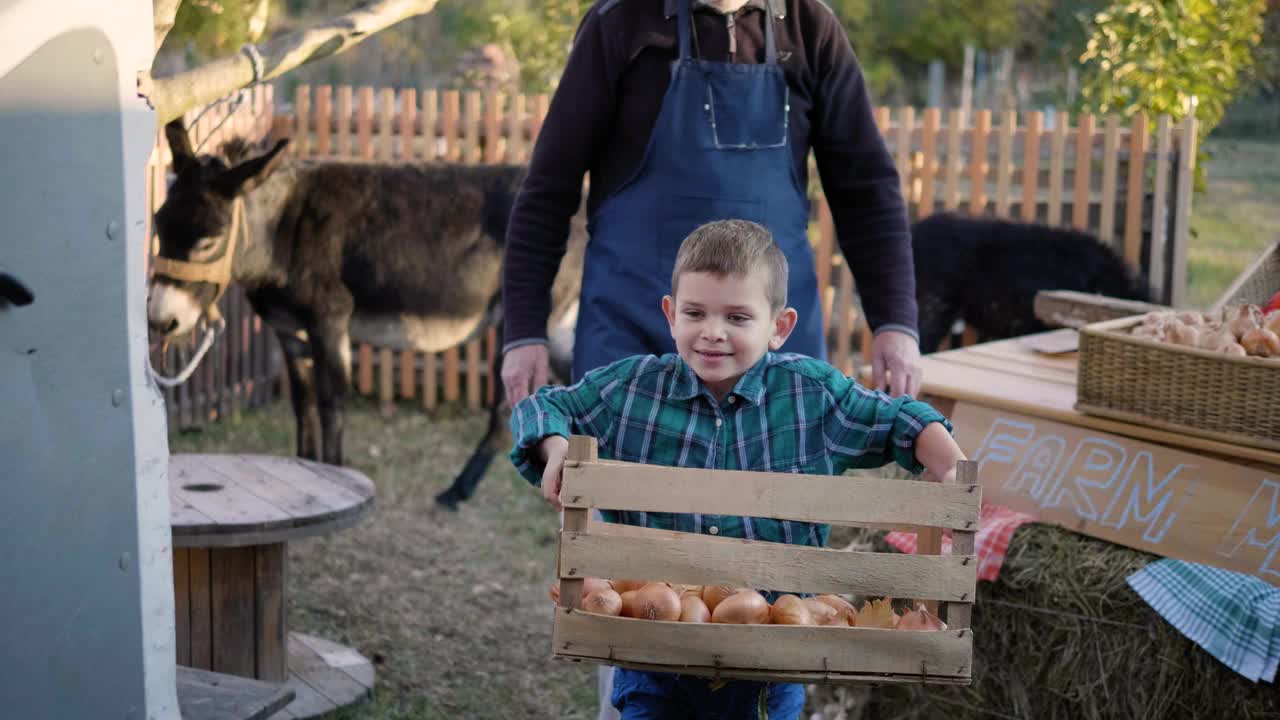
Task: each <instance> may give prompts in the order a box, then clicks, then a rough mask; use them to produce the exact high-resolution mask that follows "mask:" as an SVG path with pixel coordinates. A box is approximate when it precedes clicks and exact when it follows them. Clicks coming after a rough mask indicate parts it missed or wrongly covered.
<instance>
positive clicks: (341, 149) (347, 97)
mask: <svg viewBox="0 0 1280 720" xmlns="http://www.w3.org/2000/svg"><path fill="white" fill-rule="evenodd" d="M351 106H352V103H351V86H350V85H341V86H339V87H338V110H337V116H338V156H339V157H351Z"/></svg>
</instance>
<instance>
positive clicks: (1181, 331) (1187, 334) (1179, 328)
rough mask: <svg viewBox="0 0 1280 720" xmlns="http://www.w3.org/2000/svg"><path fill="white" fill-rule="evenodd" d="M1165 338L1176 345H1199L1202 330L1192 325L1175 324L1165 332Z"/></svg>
mask: <svg viewBox="0 0 1280 720" xmlns="http://www.w3.org/2000/svg"><path fill="white" fill-rule="evenodd" d="M1165 340H1167V341H1169V342H1171V343H1173V344H1174V345H1185V346H1187V347H1198V346H1199V345H1200V331H1199V330H1197V329H1196V328H1194V327H1192V326H1190V325H1173V326H1171V327H1170V328H1169V331H1168V332H1167V333H1166V334H1165Z"/></svg>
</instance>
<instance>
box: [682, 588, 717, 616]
mask: <svg viewBox="0 0 1280 720" xmlns="http://www.w3.org/2000/svg"><path fill="white" fill-rule="evenodd" d="M680 622H694V623H705V622H711V611H710V610H708V609H707V604H706V603H704V602H702V598H700V597H698V596H697V595H695V594H693V593H685V594H684V595H683V596H681V598H680Z"/></svg>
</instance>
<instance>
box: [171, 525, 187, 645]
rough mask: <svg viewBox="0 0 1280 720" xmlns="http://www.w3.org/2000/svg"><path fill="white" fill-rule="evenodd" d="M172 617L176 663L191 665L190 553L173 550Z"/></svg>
mask: <svg viewBox="0 0 1280 720" xmlns="http://www.w3.org/2000/svg"><path fill="white" fill-rule="evenodd" d="M173 616H174V619H175V623H174V625H175V627H174V630H175V632H176V634H177V637H176V638H175V639H176V644H177V648H178V656H177V662H178V664H179V665H190V664H191V551H190V550H187V549H186V548H174V549H173Z"/></svg>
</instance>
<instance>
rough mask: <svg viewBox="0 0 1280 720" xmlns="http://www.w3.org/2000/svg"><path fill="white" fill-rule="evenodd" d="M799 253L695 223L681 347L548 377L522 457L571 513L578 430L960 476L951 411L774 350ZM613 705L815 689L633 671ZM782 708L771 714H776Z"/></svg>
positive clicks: (665, 523)
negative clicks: (555, 382)
mask: <svg viewBox="0 0 1280 720" xmlns="http://www.w3.org/2000/svg"><path fill="white" fill-rule="evenodd" d="M786 288H787V263H786V259H785V258H784V256H783V254H782V251H781V250H779V249H778V247H777V245H775V244H774V242H773V239H772V237H771V236H770V235H769V232H768V231H767V230H765V229H764V228H763V227H761V226H760V225H757V224H755V223H751V222H746V221H742V220H722V221H717V222H712V223H708V224H706V225H703V226H701V227H699V228H698V229H696V230H694V231H693V233H692V234H690V235H689V237H688V238H686V239H685V241H684V242H683V243H682V244H681V246H680V250H679V253H678V254H677V256H676V262H675V270H674V271H673V272H672V277H671V294H670V295H668V296H666V297H664V298H663V299H662V310H663V312H664V313H665V315H666V317H667V323H668V324H669V325H670V328H671V335H672V337H673V338H674V339H675V343H676V349H677V351H678V352H677V353H675V354H671V355H664V356H662V357H654V356H652V355H650V356H639V357H632V358H627V359H624V360H620V361H618V362H616V363H613V364H611V365H608V366H606V367H603V368H600V369H597V370H593V371H591V372H588V373H587V374H586V375H585V376H583V378H582V379H581V380H579V381H578V382H577V383H575V384H574V385H572V386H570V387H567V388H565V387H544V388H542V389H541V390H539V391H538V392H537V393H536V394H535V395H533V396H531V397H528V398H526V399H525V400H523V401H521V402H520V403H519V404H518V405H516V407H515V408H514V410H513V413H512V418H511V426H512V431H513V433H514V435H515V447H514V448H513V450H512V452H511V458H512V462H513V463H514V464H515V465H516V468H517V469H518V470H519V471H520V473H521V474H522V475H524V477H525V478H526V479H528V480H529V481H530V482H531V483H534V484H541V486H542V494H543V496H544V497H545V498H546V499H547V500H548V501H549V502H550V503H551V504H552V506H553V507H555V508H556V509H557V510H559V509H560V507H561V506H560V501H559V492H560V479H561V475H560V471H561V468H562V467H563V465H564V459H565V454H566V453H567V451H568V448H569V442H568V439H567V437H568V436H569V435H572V434H580V435H590V436H592V437H595V438H597V439H598V440H599V442H600V457H601V458H611V459H616V460H624V461H629V462H640V463H650V464H657V465H672V466H681V467H698V468H709V469H720V470H760V471H772V472H795V473H806V474H826V475H836V474H841V473H843V472H844V471H845V470H846V469H849V468H865V467H880V466H882V465H885V464H887V463H888V462H891V461H896V462H897V463H898V464H900V465H902V466H903V467H905V468H907V469H908V470H911V471H912V472H920V470H921V468H922V466H923V469H925V470H926V471H927V474H928V475H929V476H931V477H932V478H934V479H940V480H942V481H943V482H949V481H953V480H954V475H955V467H956V462H957V461H958V460H962V459H964V455H963V453H961V451H960V448H959V447H958V446H957V445H956V444H955V441H954V440H953V439H952V437H951V432H950V431H951V426H950V423H949V422H947V420H946V418H944V417H943V416H942V415H941V414H940V413H938V412H937V411H936V410H934V409H933V408H931V407H929V406H928V405H926V404H925V403H922V402H918V401H915V400H912V399H911V398H910V397H906V396H904V397H900V398H897V399H893V400H891V399H889V397H888V396H886V395H884V394H882V393H878V392H873V391H870V390H867V389H866V388H863V387H862V386H860V385H858V384H857V383H856V382H854V381H853V380H851V379H849V378H847V377H845V376H844V375H843V374H842V373H840V372H839V371H838V370H836V369H835V368H834V367H832V366H830V365H828V364H827V363H824V362H821V361H818V360H814V359H812V358H808V357H804V356H800V355H779V354H775V353H773V352H771V351H772V350H776V349H778V348H779V347H781V346H782V343H783V342H784V341H785V340H786V339H787V335H788V334H789V333H790V332H791V329H792V328H793V327H795V324H796V311H795V310H794V309H792V308H789V307H787V306H786ZM604 516H605V519H606V520H608V521H610V522H622V523H626V524H630V525H645V526H648V527H652V528H660V529H666V530H680V531H684V532H695V533H707V534H710V535H725V536H728V537H745V538H750V539H754V540H767V541H772V542H786V543H792V544H796V545H813V546H822V545H825V544H826V540H827V533H828V531H829V528H828V527H827V526H825V525H823V526H819V525H814V524H809V523H802V522H791V521H786V520H774V519H770V518H747V517H726V516H710V515H696V514H678V513H645V512H614V511H607V512H605V513H604ZM613 703H614V705H615V706H617V707H618V708H619V709H620V710H621V711H622V717H623V718H624V720H636V719H640V718H670V717H679V718H683V717H706V716H711V715H714V716H717V717H724V718H754V717H768V718H770V719H771V720H776V719H778V718H796V717H798V716H799V714H800V712H801V711H802V710H803V707H804V686H803V685H799V684H790V683H761V682H748V681H734V682H730V683H727V684H720V685H717V684H714V683H711V682H710V681H708V680H707V679H705V678H698V677H690V676H682V675H674V674H668V673H652V672H640V671H634V670H627V669H623V668H618V669H617V670H616V671H615V674H614V689H613ZM766 711H767V712H766Z"/></svg>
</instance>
